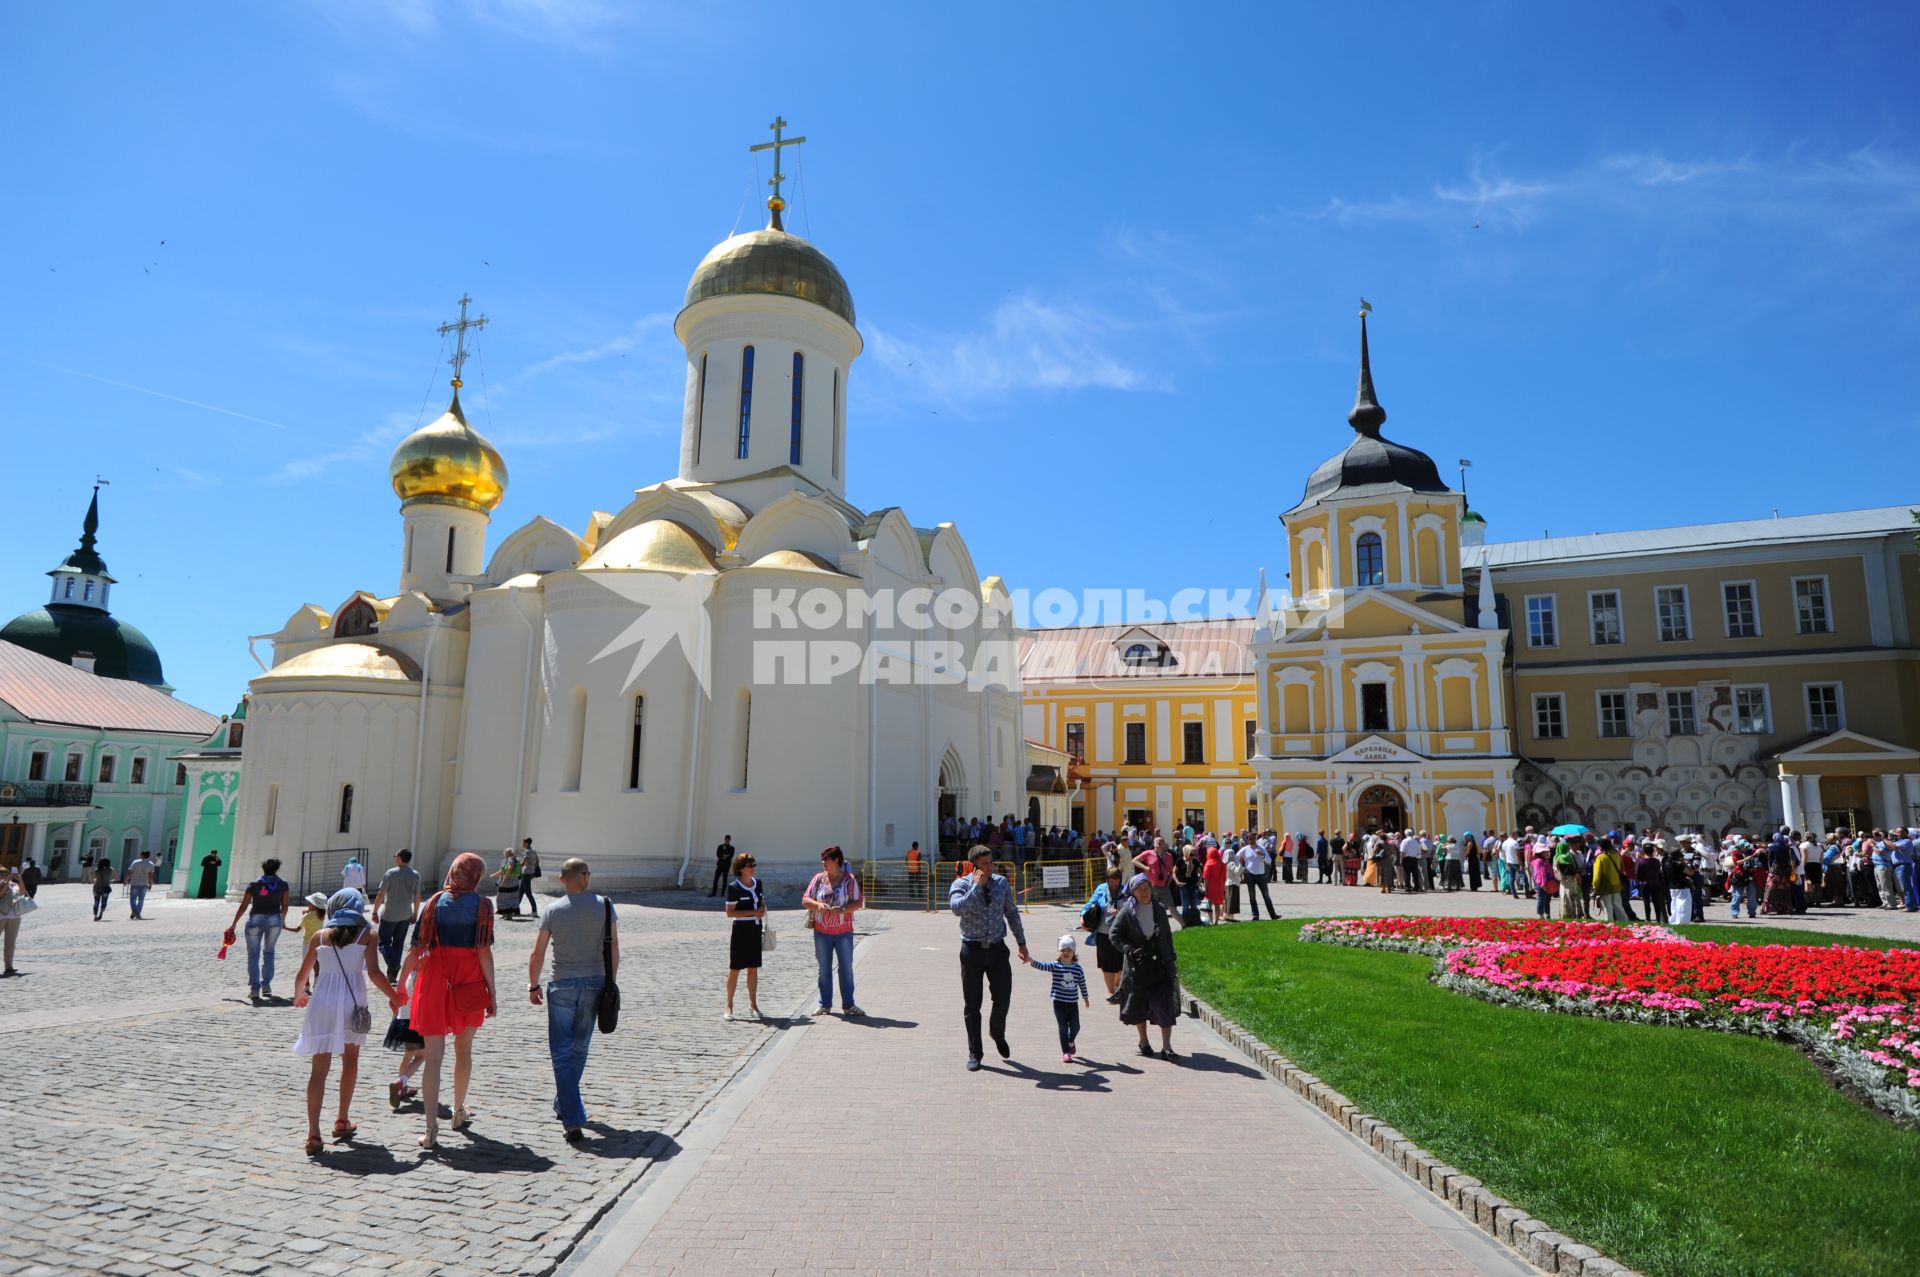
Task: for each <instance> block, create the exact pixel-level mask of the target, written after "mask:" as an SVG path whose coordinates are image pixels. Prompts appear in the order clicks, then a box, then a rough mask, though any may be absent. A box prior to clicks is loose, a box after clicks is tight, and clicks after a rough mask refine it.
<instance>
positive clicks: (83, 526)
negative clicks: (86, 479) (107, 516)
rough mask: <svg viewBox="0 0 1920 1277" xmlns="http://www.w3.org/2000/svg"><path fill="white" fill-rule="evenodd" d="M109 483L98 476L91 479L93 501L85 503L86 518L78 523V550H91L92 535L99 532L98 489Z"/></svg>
mask: <svg viewBox="0 0 1920 1277" xmlns="http://www.w3.org/2000/svg"><path fill="white" fill-rule="evenodd" d="M109 482H111V480H108V479H102V478H101V477H100V476H99V475H95V476H94V477H93V499H92V500H90V501H88V502H87V517H86V518H84V519H82V520H81V521H80V548H81V549H83V550H91V549H93V543H94V540H95V536H94V534H95V533H97V532H99V531H100V489H101V488H102V487H103V486H105V485H106V484H107V483H109Z"/></svg>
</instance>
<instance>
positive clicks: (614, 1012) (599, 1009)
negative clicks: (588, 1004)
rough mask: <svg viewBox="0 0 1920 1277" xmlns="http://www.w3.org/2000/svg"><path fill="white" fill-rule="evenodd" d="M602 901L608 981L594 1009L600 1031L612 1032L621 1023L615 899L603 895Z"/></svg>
mask: <svg viewBox="0 0 1920 1277" xmlns="http://www.w3.org/2000/svg"><path fill="white" fill-rule="evenodd" d="M600 903H601V904H603V905H605V906H606V909H607V926H606V930H605V932H604V933H602V935H601V937H600V969H601V970H602V971H603V972H605V973H606V977H607V982H606V983H605V984H603V985H601V986H600V1000H599V1002H598V1003H596V1004H595V1006H594V1009H593V1010H594V1015H595V1017H596V1018H597V1020H598V1021H599V1025H600V1031H601V1032H602V1033H611V1032H613V1031H614V1029H616V1028H617V1027H619V1024H620V986H619V985H617V984H615V983H614V982H613V901H611V900H609V899H607V898H606V897H605V896H602V897H600Z"/></svg>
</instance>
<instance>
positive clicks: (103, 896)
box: [93, 890, 113, 922]
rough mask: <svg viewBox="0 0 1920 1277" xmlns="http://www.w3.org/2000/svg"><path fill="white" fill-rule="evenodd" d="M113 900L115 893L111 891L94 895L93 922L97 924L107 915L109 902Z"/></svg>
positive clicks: (98, 892) (97, 892)
mask: <svg viewBox="0 0 1920 1277" xmlns="http://www.w3.org/2000/svg"><path fill="white" fill-rule="evenodd" d="M112 899H113V892H112V891H110V890H109V891H96V892H94V893H93V920H94V921H95V922H98V921H100V919H101V917H102V916H104V915H105V914H106V912H107V902H108V901H110V900H112Z"/></svg>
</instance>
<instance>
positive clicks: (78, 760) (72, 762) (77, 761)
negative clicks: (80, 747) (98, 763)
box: [66, 754, 86, 784]
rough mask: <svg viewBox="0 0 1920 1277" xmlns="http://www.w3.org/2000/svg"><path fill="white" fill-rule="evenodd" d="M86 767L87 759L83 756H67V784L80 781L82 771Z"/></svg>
mask: <svg viewBox="0 0 1920 1277" xmlns="http://www.w3.org/2000/svg"><path fill="white" fill-rule="evenodd" d="M84 766H86V757H85V756H84V755H81V754H68V755H67V777H66V778H67V782H68V783H69V784H72V783H73V782H76V781H78V780H79V779H80V769H81V768H82V767H84Z"/></svg>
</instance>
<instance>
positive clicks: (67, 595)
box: [63, 577, 73, 599]
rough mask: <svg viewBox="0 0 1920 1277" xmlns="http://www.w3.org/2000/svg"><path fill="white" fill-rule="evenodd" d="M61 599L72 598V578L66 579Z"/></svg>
mask: <svg viewBox="0 0 1920 1277" xmlns="http://www.w3.org/2000/svg"><path fill="white" fill-rule="evenodd" d="M63 597H65V598H69V599H70V598H72V597H73V578H72V577H68V578H67V588H66V592H65V594H64V596H63Z"/></svg>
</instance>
